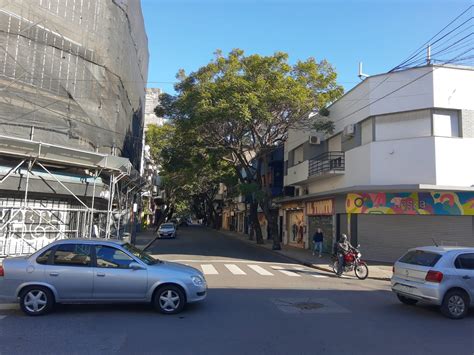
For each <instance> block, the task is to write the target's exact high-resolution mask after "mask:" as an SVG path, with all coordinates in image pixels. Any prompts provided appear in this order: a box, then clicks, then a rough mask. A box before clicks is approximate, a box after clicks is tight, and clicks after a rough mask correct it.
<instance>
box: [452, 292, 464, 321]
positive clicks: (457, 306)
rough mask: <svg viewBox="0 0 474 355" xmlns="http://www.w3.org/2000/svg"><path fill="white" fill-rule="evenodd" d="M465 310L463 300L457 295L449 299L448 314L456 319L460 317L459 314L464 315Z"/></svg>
mask: <svg viewBox="0 0 474 355" xmlns="http://www.w3.org/2000/svg"><path fill="white" fill-rule="evenodd" d="M465 308H466V305H465V304H464V300H463V299H462V298H461V297H459V296H458V295H453V296H452V297H450V298H449V300H448V309H449V312H450V313H451V314H452V315H453V316H456V317H458V316H460V315H461V314H463V313H464V310H465Z"/></svg>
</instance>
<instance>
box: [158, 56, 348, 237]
mask: <svg viewBox="0 0 474 355" xmlns="http://www.w3.org/2000/svg"><path fill="white" fill-rule="evenodd" d="M177 78H178V79H179V83H178V84H176V86H175V90H176V92H177V94H176V95H175V96H171V95H166V94H165V95H162V97H161V105H160V107H158V108H157V110H156V112H157V114H159V115H162V116H164V117H165V118H168V119H171V120H172V121H173V122H175V124H176V125H177V127H180V128H179V129H180V130H182V131H188V132H192V133H193V134H194V135H195V136H197V137H199V141H200V144H202V145H204V146H206V147H208V148H213V149H216V150H219V151H220V152H221V154H222V155H221V158H223V159H226V160H231V161H232V162H233V163H234V165H236V166H239V167H241V168H242V169H244V172H245V174H240V175H241V176H240V177H241V182H242V183H248V184H254V183H255V184H257V185H258V187H259V189H260V190H262V191H264V192H265V195H266V198H264V199H263V201H262V202H261V203H260V205H261V206H262V208H263V210H264V212H265V215H266V217H267V219H268V220H269V221H270V207H271V200H270V198H271V193H270V192H269V189H268V188H266V189H265V187H263V186H262V181H261V176H260V171H261V167H259V166H258V164H260V162H262V163H263V164H265V156H266V155H267V154H268V153H269V152H271V151H272V150H273V149H274V148H275V147H276V146H278V145H279V144H282V143H284V142H285V140H286V138H287V136H288V131H289V129H292V128H294V129H298V128H300V129H301V128H303V129H304V128H307V129H311V128H312V126H313V124H314V122H313V120H314V119H313V118H312V117H311V116H310V115H309V113H310V112H313V111H314V110H315V109H316V110H319V109H323V108H325V107H327V106H328V105H329V104H330V103H331V102H333V101H334V100H336V99H337V98H338V97H339V96H341V95H342V93H343V89H342V87H341V86H339V85H337V83H336V72H335V71H334V69H333V67H332V66H331V65H330V64H329V63H328V62H327V61H325V60H322V61H319V62H318V61H316V60H315V59H314V58H309V59H308V60H306V61H298V62H297V63H296V64H294V65H291V64H290V63H289V62H288V55H287V54H286V53H282V52H277V53H275V54H274V55H271V56H261V55H257V54H254V55H249V56H246V55H245V54H244V52H243V51H242V50H240V49H235V50H233V51H232V52H230V53H229V55H228V56H227V57H225V56H223V55H222V53H221V52H220V51H218V52H217V53H216V57H215V59H214V60H212V61H211V62H210V63H209V64H207V65H205V66H203V67H201V68H200V69H199V70H197V71H196V72H193V73H191V74H189V75H185V73H184V72H183V71H180V73H179V74H178V76H177ZM252 159H257V161H258V162H259V163H258V164H257V167H256V168H255V167H253V166H252ZM237 171H238V172H239V169H237ZM244 175H245V176H244ZM254 210H255V211H256V208H255V209H254ZM255 215H256V212H255ZM253 221H254V225H255V227H257V228H258V230H259V226H257V224H258V221H256V218H255V216H254V218H253ZM270 224H271V225H270V229H272V228H273V230H274V231H275V233H274V236H275V237H276V236H277V233H276V227H275V226H276V221H274V222H271V221H270ZM257 239H259V236H258V235H257ZM274 241H275V243H276V244H278V245H276V246H279V241H278V240H277V238H274Z"/></svg>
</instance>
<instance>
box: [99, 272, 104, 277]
mask: <svg viewBox="0 0 474 355" xmlns="http://www.w3.org/2000/svg"><path fill="white" fill-rule="evenodd" d="M97 276H98V277H105V274H103V273H101V272H98V273H97Z"/></svg>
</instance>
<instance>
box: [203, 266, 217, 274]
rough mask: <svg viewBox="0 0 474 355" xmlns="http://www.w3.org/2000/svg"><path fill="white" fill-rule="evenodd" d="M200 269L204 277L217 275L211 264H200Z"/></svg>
mask: <svg viewBox="0 0 474 355" xmlns="http://www.w3.org/2000/svg"><path fill="white" fill-rule="evenodd" d="M201 269H202V272H203V273H204V274H205V275H217V274H219V273H218V272H217V270H216V268H215V267H214V265H212V264H202V265H201Z"/></svg>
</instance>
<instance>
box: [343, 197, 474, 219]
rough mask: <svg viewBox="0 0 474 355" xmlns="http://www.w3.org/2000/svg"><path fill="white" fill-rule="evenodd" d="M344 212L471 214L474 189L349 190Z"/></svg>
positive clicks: (472, 211)
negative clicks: (414, 190) (465, 190)
mask: <svg viewBox="0 0 474 355" xmlns="http://www.w3.org/2000/svg"><path fill="white" fill-rule="evenodd" d="M346 212H347V213H362V214H409V215H410V214H411V215H450V216H473V215H474V193H473V192H396V193H384V192H376V193H350V194H348V195H347V198H346Z"/></svg>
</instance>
